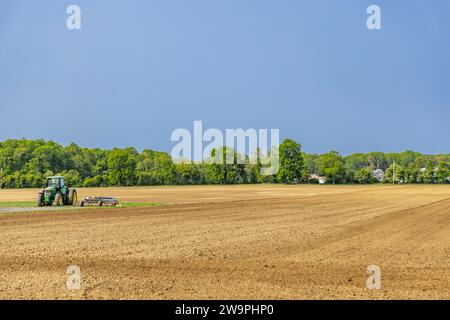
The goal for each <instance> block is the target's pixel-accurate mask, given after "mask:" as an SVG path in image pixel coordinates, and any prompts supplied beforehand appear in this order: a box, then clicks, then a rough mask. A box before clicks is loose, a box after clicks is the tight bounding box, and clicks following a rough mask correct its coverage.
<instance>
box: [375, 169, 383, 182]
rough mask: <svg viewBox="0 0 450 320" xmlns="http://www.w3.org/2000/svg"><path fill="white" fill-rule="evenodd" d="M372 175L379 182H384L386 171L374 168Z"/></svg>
mask: <svg viewBox="0 0 450 320" xmlns="http://www.w3.org/2000/svg"><path fill="white" fill-rule="evenodd" d="M372 175H373V177H374V178H375V179H377V180H378V182H382V181H383V180H384V171H383V170H381V169H376V170H373V172H372Z"/></svg>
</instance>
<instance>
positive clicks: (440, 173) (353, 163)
mask: <svg viewBox="0 0 450 320" xmlns="http://www.w3.org/2000/svg"><path fill="white" fill-rule="evenodd" d="M218 156H219V157H220V159H223V160H224V161H223V163H221V162H220V161H219V162H217V161H216V162H214V161H208V160H206V161H204V162H201V163H178V162H177V161H174V159H172V158H171V156H170V155H169V154H168V153H166V152H159V151H153V150H149V149H146V150H143V151H142V152H138V151H137V150H136V149H134V148H124V149H117V148H116V149H112V150H102V149H99V148H95V149H92V148H82V147H79V146H78V145H76V144H74V143H72V144H70V145H68V146H62V145H60V144H58V143H55V142H53V141H45V140H26V139H21V140H15V139H10V140H6V141H4V142H0V188H38V187H42V185H43V184H44V180H45V177H47V176H52V175H62V176H64V177H65V180H66V183H67V184H69V185H70V186H75V187H104V186H150V185H174V184H179V185H186V184H244V183H318V180H317V179H316V178H314V177H311V175H317V176H323V177H325V178H326V182H327V183H330V184H344V183H348V184H351V183H359V184H369V183H377V182H378V180H376V179H375V178H374V176H373V170H375V169H381V170H383V172H385V179H384V181H383V182H386V183H392V182H393V181H395V182H397V183H427V184H434V183H441V184H443V183H450V179H449V177H450V155H448V154H446V155H424V154H421V153H417V152H413V151H405V152H401V153H382V152H371V153H356V154H352V155H349V156H342V155H340V154H339V153H338V152H336V151H331V152H328V153H325V154H321V155H318V154H309V153H305V152H302V150H301V145H300V144H299V143H297V142H295V141H293V140H290V139H286V140H284V141H283V143H282V144H281V145H280V147H279V170H278V172H277V173H276V174H275V175H272V176H263V175H261V167H262V166H264V164H263V163H264V162H263V161H262V160H263V159H259V157H258V152H256V155H255V157H256V158H257V159H256V161H249V160H250V157H249V156H248V155H238V154H237V153H235V152H234V150H230V149H229V148H226V147H223V148H222V149H221V150H213V151H212V153H211V159H213V158H215V159H217V157H218ZM230 156H232V157H233V158H234V160H235V161H234V164H227V162H226V161H225V158H226V157H230ZM237 159H244V161H242V163H241V162H238V161H237ZM394 162H395V170H394V168H393V164H394ZM393 173H394V174H393Z"/></svg>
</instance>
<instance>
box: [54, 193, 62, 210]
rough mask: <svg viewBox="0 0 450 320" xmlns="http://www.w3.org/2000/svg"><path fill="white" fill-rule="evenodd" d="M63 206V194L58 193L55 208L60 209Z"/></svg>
mask: <svg viewBox="0 0 450 320" xmlns="http://www.w3.org/2000/svg"><path fill="white" fill-rule="evenodd" d="M62 205H63V199H62V195H61V193H59V192H58V193H57V194H56V196H55V206H57V207H60V206H62Z"/></svg>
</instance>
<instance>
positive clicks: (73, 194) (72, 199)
mask: <svg viewBox="0 0 450 320" xmlns="http://www.w3.org/2000/svg"><path fill="white" fill-rule="evenodd" d="M77 203H78V195H77V191H76V190H75V189H70V190H69V201H68V205H69V206H76V205H77Z"/></svg>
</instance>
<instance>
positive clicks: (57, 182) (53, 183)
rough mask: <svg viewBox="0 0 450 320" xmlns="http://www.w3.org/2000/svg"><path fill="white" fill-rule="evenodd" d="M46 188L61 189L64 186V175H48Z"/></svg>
mask: <svg viewBox="0 0 450 320" xmlns="http://www.w3.org/2000/svg"><path fill="white" fill-rule="evenodd" d="M45 188H51V189H53V188H54V189H57V190H60V189H62V188H64V177H60V176H57V177H48V178H47V183H46V184H45Z"/></svg>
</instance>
